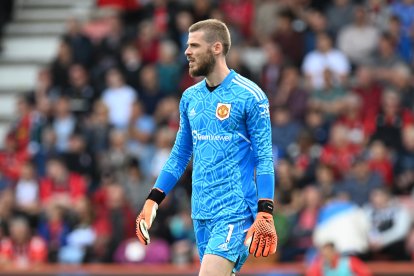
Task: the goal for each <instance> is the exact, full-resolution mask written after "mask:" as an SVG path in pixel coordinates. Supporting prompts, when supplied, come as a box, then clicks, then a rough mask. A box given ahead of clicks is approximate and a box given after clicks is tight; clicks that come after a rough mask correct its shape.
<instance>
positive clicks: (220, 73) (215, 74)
mask: <svg viewBox="0 0 414 276" xmlns="http://www.w3.org/2000/svg"><path fill="white" fill-rule="evenodd" d="M229 73H230V69H229V68H228V67H227V65H226V64H225V63H219V62H218V63H217V64H216V68H214V70H213V71H211V73H210V74H208V75H207V76H206V81H207V84H208V85H209V86H212V87H213V86H217V85H219V84H220V83H222V82H223V80H224V79H225V78H226V77H227V75H228V74H229Z"/></svg>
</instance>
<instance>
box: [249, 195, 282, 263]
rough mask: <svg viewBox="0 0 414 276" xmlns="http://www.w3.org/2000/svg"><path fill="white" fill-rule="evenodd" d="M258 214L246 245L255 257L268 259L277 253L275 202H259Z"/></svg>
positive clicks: (250, 229)
mask: <svg viewBox="0 0 414 276" xmlns="http://www.w3.org/2000/svg"><path fill="white" fill-rule="evenodd" d="M258 205H259V208H258V211H259V212H258V214H257V216H256V220H255V221H254V223H253V225H252V226H251V227H250V228H249V230H248V231H247V235H246V239H245V242H244V244H245V245H246V246H249V253H250V254H254V256H255V257H260V256H263V257H267V256H268V255H269V254H274V253H276V247H277V234H276V229H275V224H274V222H273V215H272V212H273V202H272V201H270V200H259V203H258Z"/></svg>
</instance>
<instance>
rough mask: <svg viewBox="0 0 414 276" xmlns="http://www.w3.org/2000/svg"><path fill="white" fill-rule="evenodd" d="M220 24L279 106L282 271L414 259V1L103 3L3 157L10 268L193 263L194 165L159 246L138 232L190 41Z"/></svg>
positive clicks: (234, 52)
mask: <svg viewBox="0 0 414 276" xmlns="http://www.w3.org/2000/svg"><path fill="white" fill-rule="evenodd" d="M207 18H217V19H221V20H223V21H224V22H226V23H227V24H228V26H229V28H230V30H231V34H232V41H233V45H232V49H231V50H230V53H229V56H228V58H227V60H228V65H229V67H230V68H232V69H234V70H236V71H237V72H238V73H240V74H242V75H244V76H246V77H248V78H250V79H252V80H254V81H256V82H257V83H258V84H259V86H260V87H262V89H263V90H264V91H265V93H266V94H267V96H268V98H269V101H270V106H271V120H272V142H273V145H274V161H275V167H276V168H277V174H276V175H277V177H276V183H277V184H276V185H277V186H276V198H275V200H276V203H277V208H276V211H275V214H274V216H275V224H276V228H277V231H278V234H279V249H278V254H277V260H278V261H283V262H288V261H301V260H307V259H309V258H311V256H313V255H314V254H315V253H314V252H315V249H317V248H318V247H323V246H325V245H327V244H331V243H332V244H334V246H335V248H336V249H337V250H339V251H340V252H341V253H344V254H354V255H357V256H358V257H360V258H362V259H364V260H401V261H402V260H410V259H411V260H414V227H413V223H412V221H413V217H414V212H413V210H414V207H413V206H414V192H413V191H414V190H413V187H414V78H413V77H412V71H413V70H414V1H413V0H366V1H364V0H359V1H352V0H331V1H311V0H278V1H273V0H226V1H216V0H210V1H207V0H195V1H186V0H169V1H165V0H153V1H145V0H141V1H138V0H98V1H97V8H96V11H95V12H94V13H93V16H92V17H91V18H90V19H89V20H88V21H80V20H78V19H76V18H72V17H70V18H68V20H67V24H66V31H65V33H64V34H63V36H62V37H61V40H60V44H59V47H58V50H57V53H56V56H55V58H54V59H53V61H51V62H50V64H49V65H48V66H47V67H45V68H42V69H41V70H40V71H39V72H38V77H37V82H36V85H35V87H33V89H32V90H31V91H27V93H25V94H24V96H21V97H19V99H18V103H17V107H16V117H15V121H14V123H13V124H12V125H11V126H10V131H9V133H8V135H7V137H6V139H5V141H4V148H3V149H2V150H1V151H0V172H1V175H0V224H1V227H0V238H1V242H0V264H5V263H6V264H7V263H16V264H19V265H27V264H31V263H36V262H52V263H55V262H59V263H89V262H105V263H107V262H116V263H141V262H144V263H154V262H158V263H174V264H186V263H192V262H194V261H195V260H197V253H196V250H194V235H193V230H192V224H191V218H190V216H189V214H190V195H191V164H190V165H189V166H188V168H187V170H186V172H185V173H184V175H183V176H182V178H181V179H180V181H179V183H178V185H177V186H176V188H175V189H174V190H173V192H171V194H170V195H169V196H168V197H167V199H166V200H165V201H164V202H163V204H161V206H160V209H159V212H158V214H157V220H156V221H155V224H154V225H153V227H152V229H151V235H152V236H151V244H150V245H149V246H148V247H145V248H144V247H143V246H141V245H140V244H139V243H138V240H137V239H136V238H135V233H134V231H135V217H136V214H137V212H138V211H139V210H140V208H141V207H142V205H143V203H144V201H145V198H146V196H147V194H148V192H149V190H150V188H151V187H152V185H153V183H154V180H155V179H156V177H157V176H158V174H159V172H160V170H161V169H162V166H163V164H164V162H165V161H166V159H167V158H168V156H169V153H170V150H171V147H172V145H173V143H174V139H175V134H176V132H177V129H178V126H179V113H178V104H179V99H180V96H181V94H182V93H183V91H184V90H185V89H186V88H187V87H189V86H190V85H192V84H194V83H196V82H198V81H199V80H200V79H192V78H190V77H189V76H188V67H187V62H186V59H185V56H184V54H183V52H184V49H185V48H186V42H187V35H188V34H187V30H188V27H189V26H190V25H191V24H192V23H193V22H196V21H198V20H202V19H207ZM197 261H198V260H197ZM271 261H275V260H273V259H272V260H271Z"/></svg>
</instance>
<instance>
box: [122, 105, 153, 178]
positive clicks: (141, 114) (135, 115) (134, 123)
mask: <svg viewBox="0 0 414 276" xmlns="http://www.w3.org/2000/svg"><path fill="white" fill-rule="evenodd" d="M131 115H132V116H131V120H130V123H129V127H128V141H127V148H128V150H129V152H131V153H132V154H133V155H135V156H137V157H138V158H139V159H140V160H141V161H145V160H148V159H150V158H151V155H152V153H153V150H152V147H151V145H150V142H151V140H152V138H153V136H154V133H155V128H156V126H155V122H154V119H153V118H152V117H151V116H150V115H147V114H145V107H144V105H143V103H142V102H140V101H137V102H135V103H134V106H133V108H132V114H131ZM144 166H145V167H144V168H145V170H146V171H147V170H148V169H149V167H148V165H147V164H145V165H144Z"/></svg>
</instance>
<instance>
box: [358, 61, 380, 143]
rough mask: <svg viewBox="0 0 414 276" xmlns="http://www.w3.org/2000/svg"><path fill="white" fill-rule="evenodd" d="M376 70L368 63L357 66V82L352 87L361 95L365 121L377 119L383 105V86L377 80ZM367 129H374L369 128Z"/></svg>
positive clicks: (362, 115) (362, 113)
mask: <svg viewBox="0 0 414 276" xmlns="http://www.w3.org/2000/svg"><path fill="white" fill-rule="evenodd" d="M374 70H375V69H374V68H371V67H369V66H366V65H359V66H357V68H356V72H355V84H354V86H353V87H352V91H353V92H354V93H356V94H357V95H358V96H359V97H361V101H362V103H361V104H362V106H361V117H362V120H363V121H364V123H368V122H371V121H373V120H375V119H374V118H375V116H376V115H377V114H378V111H379V109H380V105H381V94H382V91H383V87H382V86H381V85H380V84H379V83H378V81H376V80H375V77H374V72H375V71H374ZM367 131H372V130H370V129H368V130H367ZM368 134H369V135H370V134H371V133H368Z"/></svg>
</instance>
